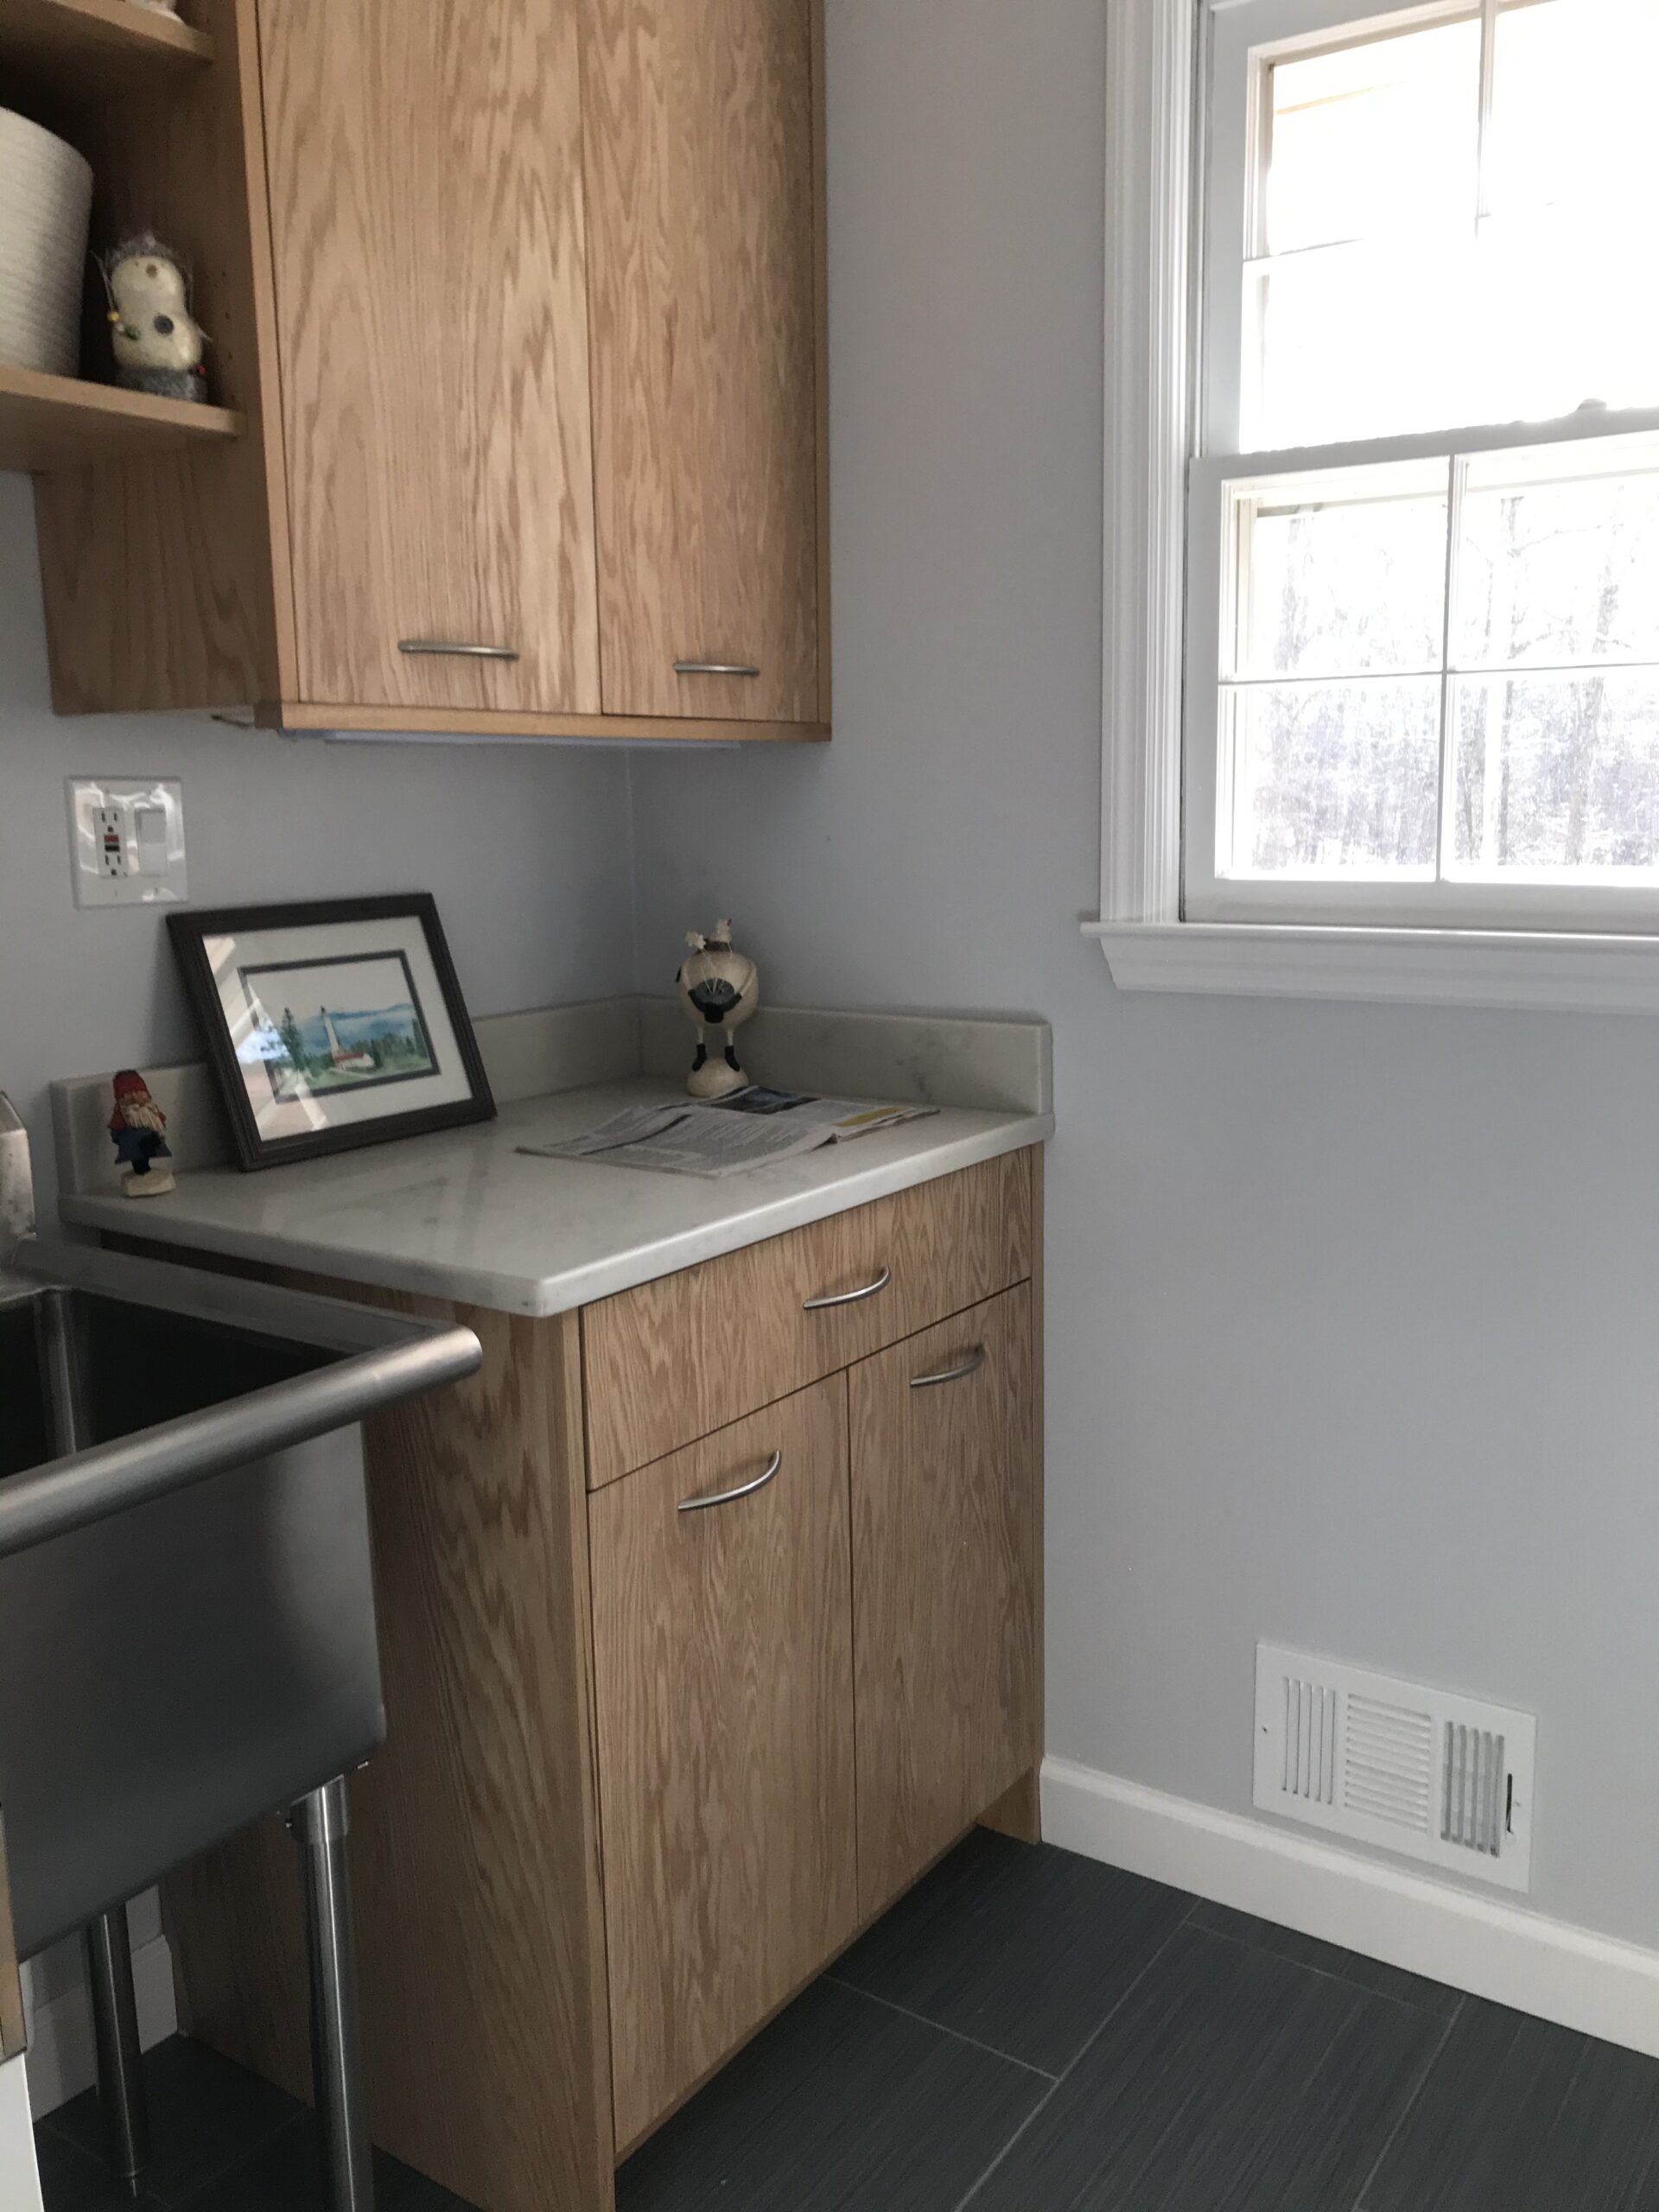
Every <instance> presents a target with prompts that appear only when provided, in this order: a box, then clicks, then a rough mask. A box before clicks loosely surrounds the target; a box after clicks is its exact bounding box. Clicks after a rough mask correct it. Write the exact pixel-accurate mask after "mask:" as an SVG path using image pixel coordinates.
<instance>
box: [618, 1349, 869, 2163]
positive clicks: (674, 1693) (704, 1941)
mask: <svg viewBox="0 0 1659 2212" xmlns="http://www.w3.org/2000/svg"><path fill="white" fill-rule="evenodd" d="M846 1393H847V1383H846V1378H845V1376H840V1375H836V1376H831V1377H830V1378H829V1380H828V1381H826V1382H823V1383H817V1385H816V1386H815V1387H814V1388H813V1389H810V1390H804V1391H801V1392H799V1393H798V1395H795V1396H793V1397H791V1398H786V1399H785V1400H784V1402H782V1403H781V1404H779V1405H775V1406H770V1407H768V1408H766V1411H765V1412H764V1413H761V1414H755V1415H754V1416H753V1419H751V1420H749V1421H740V1422H739V1423H737V1424H736V1426H735V1427H731V1428H728V1429H722V1430H721V1433H720V1434H719V1435H718V1436H711V1437H709V1438H707V1439H706V1440H704V1441H703V1442H702V1443H701V1444H696V1445H693V1446H691V1447H690V1449H689V1450H687V1451H683V1452H676V1453H675V1454H674V1455H673V1457H672V1458H671V1459H664V1460H662V1461H660V1462H659V1463H658V1465H655V1466H652V1467H643V1468H641V1469H640V1470H639V1471H638V1472H637V1473H635V1474H632V1475H631V1476H629V1478H627V1480H626V1482H620V1483H613V1484H611V1486H610V1487H609V1488H608V1489H607V1490H606V1491H603V1492H602V1493H601V1495H600V1496H599V1497H595V1498H594V1500H593V1501H592V1504H591V1508H590V1513H589V1541H590V1557H591V1560H592V1571H593V1604H594V1704H595V1713H596V1720H597V1731H598V1754H599V1783H600V1798H601V1808H602V1815H603V1821H604V1838H605V1850H604V1861H605V1864H604V1881H605V1916H606V1945H607V1952H608V1956H609V1967H610V1986H611V2045H612V2063H613V2090H614V2096H615V2106H616V2143H617V2149H618V2152H623V2151H625V2150H626V2148H627V2147H628V2145H630V2144H632V2142H634V2141H635V2140H637V2139H638V2138H639V2136H640V2135H641V2134H642V2133H644V2132H645V2130H646V2129H647V2128H649V2127H650V2126H652V2124H653V2123H654V2122H655V2121H656V2120H659V2119H661V2117H662V2116H663V2114H664V2113H665V2112H666V2111H667V2110H668V2109H669V2107H671V2105H673V2104H675V2103H676V2102H677V2101H678V2100H679V2099H680V2098H681V2097H683V2095H684V2094H686V2092H687V2091H688V2090H690V2088H693V2087H694V2086H695V2085H696V2083H697V2082H699V2081H700V2080H701V2079H702V2076H703V2075H706V2074H707V2073H708V2072H709V2070H710V2069H711V2068H713V2067H715V2066H716V2065H718V2064H719V2063H720V2062H721V2060H722V2059H723V2058H724V2057H726V2056H727V2055H728V2052H730V2051H731V2050H734V2048H735V2047H736V2045H737V2044H740V2043H741V2041H742V2040H743V2039H744V2037H746V2036H747V2035H748V2034H750V2033H751V2032H752V2031H753V2029H754V2028H755V2027H757V2026H758V2025H759V2024H760V2021H761V2020H763V2019H764V2018H766V2015H767V2013H768V2012H772V2011H773V2010H774V2009H775V2008H776V2007H777V2006H778V2005H780V2004H781V2003H782V2002H783V2001H784V1999H785V1998H786V1997H788V1996H789V1995H790V1993H791V1991H793V1990H794V1989H796V1988H798V1986H799V1985H800V1984H801V1983H802V1982H804V1980H806V1979H807V1978H808V1976H809V1975H810V1974H813V1973H815V1972H816V1971H817V1968H818V1967H821V1966H822V1965H823V1962H824V1961H825V1960H826V1959H828V1958H829V1956H830V1955H831V1954H832V1953H834V1952H835V1951H836V1950H837V1949H838V1948H840V1946H841V1945H842V1943H844V1942H846V1941H847V1939H848V1937H849V1936H850V1935H851V1934H852V1932H853V1929H854V1928H855V1925H856V1924H857V1917H858V1914H857V1870H856V1865H855V1813H854V1798H853V1679H852V1665H853V1662H852V1620H853V1608H852V1588H851V1567H850V1557H849V1532H848V1510H847V1396H846ZM774 1455H776V1459H775V1464H776V1472H775V1474H773V1475H772V1478H771V1479H770V1480H766V1479H764V1478H765V1477H766V1471H767V1469H768V1468H769V1467H771V1466H772V1465H773V1464H774ZM729 1493H735V1495H729V1496H728V1494H729ZM711 1497H712V1498H721V1497H726V1498H727V1500H728V1502H726V1503H715V1504H712V1505H704V1506H702V1507H700V1508H697V1509H696V1510H690V1511H688V1510H683V1507H684V1506H685V1504H686V1503H688V1502H689V1501H697V1500H707V1499H709V1498H711Z"/></svg>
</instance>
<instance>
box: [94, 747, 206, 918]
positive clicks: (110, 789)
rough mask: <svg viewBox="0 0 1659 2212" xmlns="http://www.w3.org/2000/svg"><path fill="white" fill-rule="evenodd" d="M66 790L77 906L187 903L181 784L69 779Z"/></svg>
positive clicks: (172, 782)
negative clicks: (184, 900)
mask: <svg viewBox="0 0 1659 2212" xmlns="http://www.w3.org/2000/svg"><path fill="white" fill-rule="evenodd" d="M67 788H68V798H69V869H70V874H71V876H72V878H73V883H74V887H75V904H76V906H176V905H177V904H178V903H179V902H180V901H181V899H187V898H188V896H189V881H188V877H187V875H186V873H185V864H184V785H182V784H181V783H178V782H176V781H168V780H167V779H154V778H150V779H137V778H130V777H129V778H110V777H99V778H96V779H95V778H92V777H89V776H71V777H70V778H69V779H68V787H67Z"/></svg>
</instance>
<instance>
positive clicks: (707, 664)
mask: <svg viewBox="0 0 1659 2212" xmlns="http://www.w3.org/2000/svg"><path fill="white" fill-rule="evenodd" d="M674 673H675V675H676V676H759V675H760V670H759V669H758V668H751V667H750V666H749V664H748V663H747V661H741V660H677V661H676V662H675V664H674Z"/></svg>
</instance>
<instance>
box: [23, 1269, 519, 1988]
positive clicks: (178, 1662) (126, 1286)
mask: <svg viewBox="0 0 1659 2212" xmlns="http://www.w3.org/2000/svg"><path fill="white" fill-rule="evenodd" d="M479 1358H480V1351H479V1345H478V1340H477V1338H475V1337H474V1336H473V1335H472V1333H471V1332H470V1331H467V1330H466V1329H461V1328H456V1327H454V1326H446V1325H436V1324H431V1323H427V1322H423V1321H416V1320H411V1319H407V1318H405V1317H403V1316H400V1315H395V1314H391V1313H383V1312H380V1311H378V1310H375V1309H371V1308H367V1307H362V1306H353V1305H347V1304H344V1303H342V1302H340V1301H337V1300H330V1299H322V1298H315V1297H310V1296H305V1295H302V1294H298V1293H295V1292H291V1291H288V1290H283V1289H278V1288H275V1287H270V1286H266V1285H257V1284H251V1283H243V1282H238V1281H231V1280H229V1279H226V1278H224V1277H220V1276H213V1275H207V1274H201V1273H199V1272H197V1271H195V1270H194V1269H190V1268H177V1267H168V1266H163V1265H162V1264H160V1263H157V1262H150V1261H148V1260H139V1259H134V1258H128V1257H124V1256H120V1255H114V1254H109V1253H103V1252H99V1251H93V1250H90V1249H79V1248H67V1247H65V1248H56V1249H54V1248H50V1247H47V1246H43V1245H35V1244H25V1245H24V1246H23V1247H22V1250H21V1252H20V1255H19V1258H18V1260H17V1262H15V1263H14V1266H13V1268H11V1269H10V1270H8V1271H6V1272H4V1273H0V1806H3V1808H4V1812H5V1820H6V1834H7V1840H8V1843H9V1846H10V1861H11V1885H12V1901H13V1911H14V1916H15V1919H16V1931H17V1939H18V1950H19V1954H20V1955H22V1956H24V1957H28V1956H30V1955H33V1954H34V1953H35V1952H37V1951H39V1950H41V1948H44V1947H45V1946H46V1945H47V1944H48V1943H51V1942H54V1941H55V1940H56V1939H57V1938H58V1937H59V1936H62V1935H65V1934H67V1932H68V1931H69V1930H70V1929H73V1928H76V1927H79V1926H80V1925H82V1924H83V1923H86V1922H87V1921H89V1920H91V1919H92V1917H93V1916H95V1915H97V1914H99V1913H100V1912H102V1911H105V1910H108V1909H109V1908H111V1907H112V1906H113V1905H115V1904H118V1903H119V1902H120V1901H121V1900H123V1899H124V1898H126V1897H131V1896H133V1895H134V1894H135V1893H136V1892H137V1891H140V1890H142V1889H144V1888H146V1887H147V1886H148V1885H149V1884H150V1883H152V1882H154V1881H156V1880H157V1879H159V1878H161V1876H162V1875H163V1874H164V1873H166V1872H169V1871H170V1870H171V1869H172V1868H174V1867H175V1866H179V1865H181V1864H182V1863H183V1862H185V1861H186V1860H188V1859H191V1858H194V1856H196V1855H197V1854H198V1853H200V1852H201V1851H203V1850H206V1849H207V1848H208V1847H210V1846H211V1845H213V1843H216V1842H218V1841H219V1840H222V1839H223V1838H224V1837H226V1836H227V1835H229V1834H233V1833H234V1832H235V1831H236V1830H237V1829H238V1828H239V1827H245V1825H246V1824H247V1823H248V1822H249V1821H252V1820H254V1819H256V1818H257V1817H258V1816H259V1815H261V1814H263V1813H265V1812H268V1811H270V1810H273V1809H275V1808H279V1807H285V1806H287V1805H288V1804H289V1803H290V1802H294V1801H295V1800H296V1799H298V1798H301V1797H302V1796H306V1795H307V1794H308V1792H310V1791H312V1790H314V1789H318V1788H320V1787H321V1785H322V1784H323V1783H326V1782H327V1781H328V1780H329V1779H330V1778H331V1777H334V1776H337V1775H340V1774H342V1773H346V1772H348V1771H349V1770H351V1769H352V1768H353V1767H354V1766H356V1765H358V1764H360V1763H361V1762H362V1761H363V1760H364V1759H365V1758H368V1757H369V1756H370V1755H371V1754H372V1752H373V1751H375V1750H376V1749H377V1748H378V1745H380V1743H381V1742H382V1741H383V1740H384V1738H385V1726H386V1722H385V1708H384V1705H383V1702H382V1697H381V1688H380V1672H379V1663H378V1654H377V1649H376V1641H375V1620H374V1602H373V1585H372V1573H371V1566H370V1554H369V1535H368V1521H367V1509H366V1503H365V1492H364V1483H363V1455H362V1442H361V1431H360V1427H359V1424H360V1422H361V1421H362V1420H363V1418H364V1417H365V1415H366V1414H370V1413H372V1412H374V1411H376V1410H378V1409H379V1408H384V1407H386V1406H389V1405H392V1404H395V1403H396V1402H398V1401H399V1400H401V1399H403V1398H406V1397H409V1396H412V1395H415V1394H416V1393H417V1392H419V1391H422V1390H424V1389H430V1388H432V1387H433V1386H434V1385H435V1384H437V1383H443V1382H446V1381H448V1380H450V1379H453V1378H454V1377H456V1376H461V1375H464V1374H467V1373H469V1372H470V1371H471V1370H473V1369H474V1368H475V1367H476V1366H477V1364H478V1363H479Z"/></svg>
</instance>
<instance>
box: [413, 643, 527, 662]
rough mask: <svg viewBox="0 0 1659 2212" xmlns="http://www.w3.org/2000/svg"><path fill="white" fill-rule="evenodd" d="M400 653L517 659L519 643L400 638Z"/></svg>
mask: <svg viewBox="0 0 1659 2212" xmlns="http://www.w3.org/2000/svg"><path fill="white" fill-rule="evenodd" d="M397 650H398V652H400V653H442V654H447V655H448V657H449V658H451V659H454V660H517V659H518V646H517V645H468V644H467V642H466V640H465V639H459V638H399V639H398V640H397Z"/></svg>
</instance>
